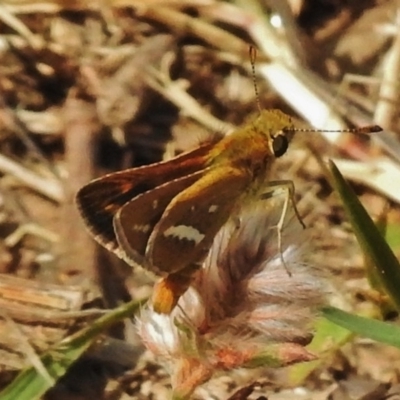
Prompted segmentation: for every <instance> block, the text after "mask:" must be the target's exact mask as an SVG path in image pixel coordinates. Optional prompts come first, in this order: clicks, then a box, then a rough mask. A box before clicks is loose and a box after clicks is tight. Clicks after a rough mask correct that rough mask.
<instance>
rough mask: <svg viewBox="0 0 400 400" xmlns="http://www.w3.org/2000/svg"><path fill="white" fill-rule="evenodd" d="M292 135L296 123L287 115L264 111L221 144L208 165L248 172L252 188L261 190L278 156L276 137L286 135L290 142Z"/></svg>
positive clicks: (218, 144)
mask: <svg viewBox="0 0 400 400" xmlns="http://www.w3.org/2000/svg"><path fill="white" fill-rule="evenodd" d="M286 132H287V133H286ZM292 132H293V124H292V122H291V120H290V118H289V117H288V116H287V115H285V114H283V113H282V112H281V111H279V110H263V111H261V113H258V114H256V115H253V116H252V117H251V118H249V119H248V120H247V121H246V122H245V124H244V125H242V126H241V127H240V128H238V130H236V131H235V132H234V133H232V134H231V135H230V136H227V137H225V138H223V139H222V140H221V141H220V142H218V143H217V144H216V145H215V146H214V148H213V149H212V150H211V152H210V153H209V155H208V159H207V164H208V165H209V166H210V167H212V168H213V167H215V168H218V167H220V166H222V165H231V166H232V167H235V168H240V169H244V170H246V173H247V174H248V175H249V188H248V189H249V190H252V191H254V190H256V191H257V189H256V188H257V187H258V186H261V185H263V184H264V182H265V180H266V179H267V177H268V173H269V171H270V169H271V165H272V163H273V162H274V160H275V158H276V157H277V155H276V154H275V153H274V147H273V142H274V140H275V138H276V137H277V136H278V135H284V136H285V137H287V139H288V140H290V139H291V137H290V136H291V134H292ZM288 136H289V137H288Z"/></svg>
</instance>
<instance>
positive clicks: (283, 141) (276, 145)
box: [272, 135, 289, 157]
mask: <svg viewBox="0 0 400 400" xmlns="http://www.w3.org/2000/svg"><path fill="white" fill-rule="evenodd" d="M288 147H289V141H288V139H287V137H286V136H283V135H278V136H276V137H274V140H273V142H272V150H273V152H274V156H275V157H280V156H283V155H284V154H285V153H286V150H287V149H288Z"/></svg>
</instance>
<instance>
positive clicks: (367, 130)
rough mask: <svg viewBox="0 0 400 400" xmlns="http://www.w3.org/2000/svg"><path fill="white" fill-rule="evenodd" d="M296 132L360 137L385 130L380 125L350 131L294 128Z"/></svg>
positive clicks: (349, 129)
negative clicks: (349, 134) (353, 134)
mask: <svg viewBox="0 0 400 400" xmlns="http://www.w3.org/2000/svg"><path fill="white" fill-rule="evenodd" d="M292 130H293V131H294V132H324V133H335V132H339V133H355V134H360V135H369V134H370V133H376V132H382V131H383V129H382V128H381V127H380V126H379V125H367V126H361V127H358V128H348V129H307V128H293V129H292Z"/></svg>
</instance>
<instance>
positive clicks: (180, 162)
mask: <svg viewBox="0 0 400 400" xmlns="http://www.w3.org/2000/svg"><path fill="white" fill-rule="evenodd" d="M212 146H213V144H211V143H210V144H206V145H203V146H200V147H199V148H197V149H195V150H192V151H190V152H187V153H184V154H182V155H180V156H178V157H175V158H174V159H172V160H169V161H164V162H160V163H156V164H151V165H148V166H144V167H139V168H132V169H129V170H124V171H119V172H116V173H112V174H109V175H105V176H103V177H101V178H99V179H96V180H94V181H92V182H90V183H89V184H87V185H86V186H84V187H83V188H82V189H81V190H80V191H79V192H78V194H77V197H76V201H77V204H78V208H79V210H80V212H81V214H82V217H83V219H84V221H85V222H86V225H87V227H88V229H89V231H90V232H91V233H92V235H93V236H94V238H95V239H96V240H97V241H98V242H99V243H100V244H101V245H102V246H104V247H105V248H106V249H108V250H110V251H112V252H115V253H118V242H117V239H116V236H115V232H114V227H113V219H114V216H115V214H116V213H117V212H118V210H119V209H120V208H121V207H122V206H123V205H124V204H125V203H127V202H129V201H130V200H132V199H133V198H134V197H136V196H137V195H139V194H141V193H144V192H146V191H148V190H151V189H154V188H155V187H157V186H160V185H162V184H164V183H166V182H168V181H170V180H173V179H176V178H179V177H182V176H186V175H188V174H192V173H194V172H197V171H199V170H202V169H203V168H204V164H205V156H206V155H207V154H208V152H209V150H210V148H211V147H212ZM117 255H118V254H117Z"/></svg>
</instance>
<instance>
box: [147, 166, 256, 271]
mask: <svg viewBox="0 0 400 400" xmlns="http://www.w3.org/2000/svg"><path fill="white" fill-rule="evenodd" d="M250 182H251V175H250V174H249V173H248V171H247V170H246V169H245V168H235V167H231V166H229V165H226V166H218V167H213V168H212V169H211V170H210V171H209V172H208V173H207V174H205V175H204V176H203V177H202V178H200V179H199V180H198V181H197V182H195V183H194V184H192V185H191V186H190V187H188V188H187V189H186V190H184V191H183V192H181V193H179V194H178V195H177V196H175V197H174V199H173V200H172V201H171V202H170V204H169V205H168V207H167V208H166V210H165V212H164V213H163V215H162V217H161V219H160V221H159V222H158V223H157V225H156V226H155V227H154V229H153V231H152V233H151V235H150V238H149V241H148V245H147V249H146V258H147V259H148V261H149V262H150V263H151V264H152V265H153V266H154V267H155V268H157V269H158V270H160V271H162V272H164V273H166V272H167V273H176V272H178V271H180V270H182V269H184V268H185V267H187V266H188V265H190V264H193V263H197V262H199V261H201V259H202V258H203V257H204V256H205V255H206V252H207V251H208V250H209V247H210V246H211V244H212V241H213V239H214V236H215V235H216V234H217V232H218V230H219V229H220V228H221V227H222V225H223V224H224V223H225V222H226V220H227V219H228V218H229V216H230V215H231V213H232V211H233V209H234V207H235V206H236V204H237V201H238V199H239V198H240V196H241V194H242V193H243V192H244V191H245V190H246V189H247V188H248V185H249V184H250ZM210 214H212V217H210Z"/></svg>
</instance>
